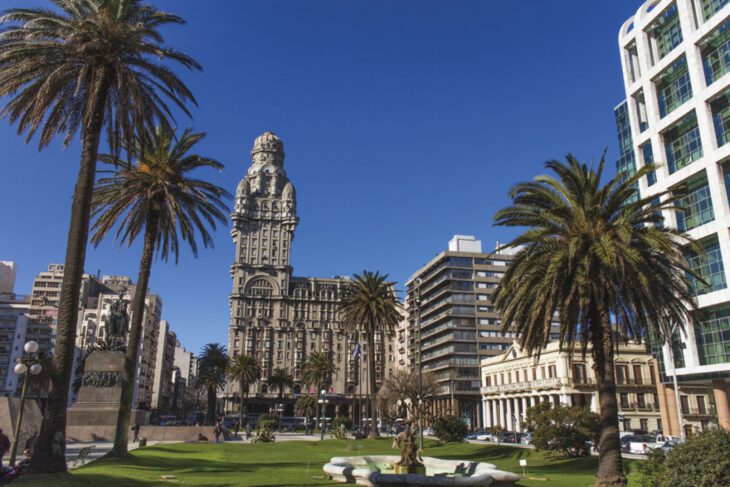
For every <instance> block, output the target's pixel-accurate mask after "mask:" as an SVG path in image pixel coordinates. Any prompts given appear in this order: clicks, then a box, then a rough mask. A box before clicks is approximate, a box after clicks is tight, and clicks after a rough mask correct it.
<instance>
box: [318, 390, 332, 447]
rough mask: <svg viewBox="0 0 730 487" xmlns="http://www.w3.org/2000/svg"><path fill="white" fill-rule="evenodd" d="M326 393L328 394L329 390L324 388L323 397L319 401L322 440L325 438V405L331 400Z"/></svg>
mask: <svg viewBox="0 0 730 487" xmlns="http://www.w3.org/2000/svg"><path fill="white" fill-rule="evenodd" d="M326 395H327V391H326V390H324V389H322V394H321V398H320V399H319V400H318V401H317V402H318V403H319V410H320V415H319V420H320V426H319V431H320V439H321V440H324V415H325V406H326V405H327V404H329V402H330V401H329V399H327V397H326Z"/></svg>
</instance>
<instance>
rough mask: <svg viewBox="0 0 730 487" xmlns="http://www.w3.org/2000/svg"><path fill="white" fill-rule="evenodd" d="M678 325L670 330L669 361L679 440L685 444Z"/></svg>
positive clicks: (675, 324)
mask: <svg viewBox="0 0 730 487" xmlns="http://www.w3.org/2000/svg"><path fill="white" fill-rule="evenodd" d="M677 325H678V323H674V325H672V327H671V328H670V329H669V332H670V335H669V343H668V348H669V361H670V362H672V372H673V373H672V382H673V383H674V400H675V401H676V402H677V421H678V422H679V438H680V439H681V440H682V441H683V442H684V441H685V440H686V437H685V434H684V415H683V414H682V403H681V401H680V400H679V384H678V383H677V365H676V363H675V362H674V332H675V331H676V330H677Z"/></svg>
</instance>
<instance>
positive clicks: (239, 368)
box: [227, 355, 262, 425]
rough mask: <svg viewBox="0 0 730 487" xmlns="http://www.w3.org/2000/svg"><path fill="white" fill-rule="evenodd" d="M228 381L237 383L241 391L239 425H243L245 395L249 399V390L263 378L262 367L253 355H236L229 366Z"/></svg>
mask: <svg viewBox="0 0 730 487" xmlns="http://www.w3.org/2000/svg"><path fill="white" fill-rule="evenodd" d="M227 373H228V380H230V381H231V382H236V383H237V384H238V387H239V389H240V391H241V403H240V404H239V407H238V424H241V425H242V424H243V411H244V406H245V405H244V402H243V399H244V395H245V397H246V399H248V388H249V386H250V385H251V384H255V383H256V382H257V381H258V380H259V379H260V378H261V373H262V372H261V365H259V363H258V362H257V361H256V358H255V357H252V356H251V355H236V356H234V357H233V358H231V361H230V363H229V364H228V371H227Z"/></svg>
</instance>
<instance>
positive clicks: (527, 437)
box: [517, 433, 532, 445]
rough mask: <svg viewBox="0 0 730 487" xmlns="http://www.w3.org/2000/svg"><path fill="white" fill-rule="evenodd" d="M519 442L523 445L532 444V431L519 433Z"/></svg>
mask: <svg viewBox="0 0 730 487" xmlns="http://www.w3.org/2000/svg"><path fill="white" fill-rule="evenodd" d="M517 438H518V439H519V443H521V444H523V445H532V433H520V434H518V435H517Z"/></svg>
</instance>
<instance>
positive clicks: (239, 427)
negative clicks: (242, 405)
mask: <svg viewBox="0 0 730 487" xmlns="http://www.w3.org/2000/svg"><path fill="white" fill-rule="evenodd" d="M233 428H234V430H235V432H234V433H233V436H235V437H238V430H240V429H241V423H240V422H239V421H238V420H236V422H235V423H233Z"/></svg>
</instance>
